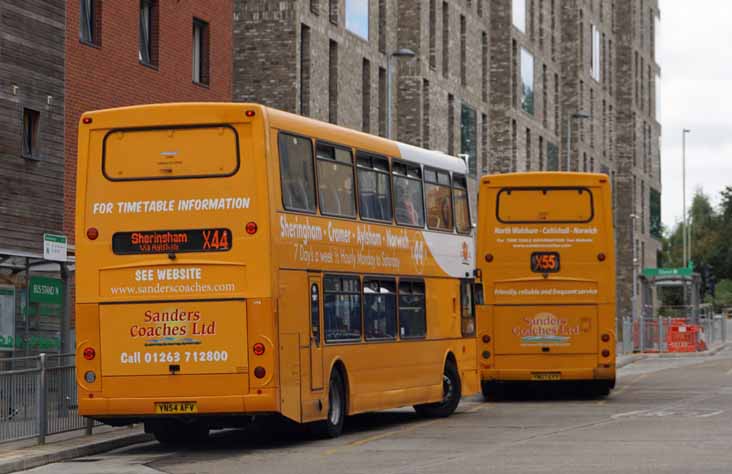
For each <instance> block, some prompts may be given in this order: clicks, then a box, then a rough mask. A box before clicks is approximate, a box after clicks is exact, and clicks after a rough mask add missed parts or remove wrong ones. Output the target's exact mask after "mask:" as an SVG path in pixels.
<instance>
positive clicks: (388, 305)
mask: <svg viewBox="0 0 732 474" xmlns="http://www.w3.org/2000/svg"><path fill="white" fill-rule="evenodd" d="M395 286H396V284H395V282H394V280H393V279H365V280H364V283H363V300H364V301H363V303H364V310H363V318H364V325H365V327H366V339H367V340H369V339H394V338H395V337H396V295H395V290H396V288H395Z"/></svg>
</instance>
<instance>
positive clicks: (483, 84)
mask: <svg viewBox="0 0 732 474" xmlns="http://www.w3.org/2000/svg"><path fill="white" fill-rule="evenodd" d="M479 5H480V4H479ZM480 58H481V60H480V61H481V62H480V89H481V99H483V102H488V33H486V32H485V31H484V32H483V33H482V35H481V55H480Z"/></svg>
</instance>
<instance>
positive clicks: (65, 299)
mask: <svg viewBox="0 0 732 474" xmlns="http://www.w3.org/2000/svg"><path fill="white" fill-rule="evenodd" d="M73 275H74V256H73V254H72V255H68V256H67V258H66V261H65V262H62V261H51V260H48V259H46V258H44V256H43V254H41V253H35V252H26V251H20V250H14V249H2V248H0V360H2V359H5V358H13V357H19V356H28V355H34V354H38V353H41V352H46V353H58V354H64V353H68V352H72V351H73V348H74V341H73V339H74V337H73V334H72V331H71V319H72V318H71V304H72V295H71V289H72V288H73Z"/></svg>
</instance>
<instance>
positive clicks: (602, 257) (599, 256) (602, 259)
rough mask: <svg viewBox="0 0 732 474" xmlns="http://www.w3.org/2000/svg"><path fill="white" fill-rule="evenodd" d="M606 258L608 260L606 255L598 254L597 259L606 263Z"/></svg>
mask: <svg viewBox="0 0 732 474" xmlns="http://www.w3.org/2000/svg"><path fill="white" fill-rule="evenodd" d="M605 258H606V257H605V254H604V253H598V254H597V259H598V260H599V261H601V262H604V261H605Z"/></svg>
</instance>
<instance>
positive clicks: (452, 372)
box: [414, 360, 462, 418]
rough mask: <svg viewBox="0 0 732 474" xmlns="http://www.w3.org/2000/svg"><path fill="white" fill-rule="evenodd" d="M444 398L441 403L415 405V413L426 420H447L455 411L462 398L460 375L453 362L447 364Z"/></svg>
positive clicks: (443, 388)
mask: <svg viewBox="0 0 732 474" xmlns="http://www.w3.org/2000/svg"><path fill="white" fill-rule="evenodd" d="M442 390H443V396H442V397H443V398H442V401H441V402H437V403H426V404H424V405H415V406H414V411H416V412H417V414H418V415H420V416H424V417H426V418H445V417H448V416H450V415H452V413H453V412H454V411H455V409H456V408H457V406H458V404H459V403H460V397H461V396H462V386H461V384H460V374H458V370H457V367H456V366H455V363H454V362H452V361H449V360H448V361H447V362H446V363H445V372H444V373H443V374H442Z"/></svg>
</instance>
